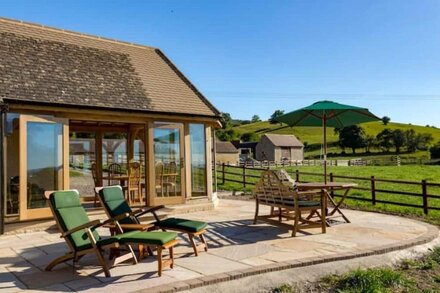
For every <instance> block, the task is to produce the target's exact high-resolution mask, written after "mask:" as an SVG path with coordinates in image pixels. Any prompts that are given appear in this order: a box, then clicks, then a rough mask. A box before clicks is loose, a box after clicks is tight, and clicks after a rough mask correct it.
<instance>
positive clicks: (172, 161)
mask: <svg viewBox="0 0 440 293" xmlns="http://www.w3.org/2000/svg"><path fill="white" fill-rule="evenodd" d="M152 136H153V137H152V140H153V141H152V144H151V145H153V156H154V177H155V182H154V190H155V193H154V196H153V198H152V202H151V204H152V205H158V204H179V203H183V202H184V199H185V188H184V185H183V184H184V182H185V180H184V172H183V168H184V159H183V158H184V150H183V124H181V123H168V122H155V123H154V129H153V135H152Z"/></svg>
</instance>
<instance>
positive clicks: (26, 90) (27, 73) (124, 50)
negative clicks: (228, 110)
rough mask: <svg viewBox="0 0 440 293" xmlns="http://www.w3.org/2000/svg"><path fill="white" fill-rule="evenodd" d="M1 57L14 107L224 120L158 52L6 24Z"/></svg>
mask: <svg viewBox="0 0 440 293" xmlns="http://www.w3.org/2000/svg"><path fill="white" fill-rule="evenodd" d="M0 57H1V58H0V97H3V98H4V99H6V100H9V101H31V102H37V103H50V104H52V105H75V106H85V107H87V106H89V107H100V108H112V109H121V110H135V111H147V112H161V113H175V114H193V115H202V116H218V115H219V111H218V110H217V109H216V108H215V107H214V106H213V105H212V104H211V103H210V102H209V101H208V100H207V99H206V98H205V97H204V96H203V95H202V94H201V93H200V92H199V91H198V90H197V89H196V88H195V87H194V86H193V85H192V84H191V82H190V81H189V80H188V79H186V78H185V76H184V75H183V74H182V73H181V72H180V71H179V70H178V69H177V68H176V67H175V66H174V65H173V64H172V62H171V61H170V60H169V59H168V58H167V57H166V56H165V55H164V54H163V53H162V52H161V51H160V50H159V49H156V48H152V47H146V46H141V45H135V44H130V43H124V42H119V41H114V40H109V39H104V38H99V37H94V36H89V35H84V34H79V33H73V32H69V31H64V30H59V29H54V28H48V27H44V26H40V25H35V24H28V23H23V22H18V21H13V20H8V19H4V18H0Z"/></svg>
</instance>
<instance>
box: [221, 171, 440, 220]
mask: <svg viewBox="0 0 440 293" xmlns="http://www.w3.org/2000/svg"><path fill="white" fill-rule="evenodd" d="M285 169H286V170H287V171H288V172H289V173H291V174H293V173H294V172H295V170H297V169H298V170H299V171H300V172H313V173H317V174H322V172H323V167H321V166H298V167H286V168H285ZM226 172H234V173H238V174H237V175H229V174H228V175H225V178H226V179H233V180H238V181H240V182H241V181H242V175H241V172H242V170H240V169H237V168H230V167H229V168H228V167H226ZM260 172H261V171H258V170H249V169H247V170H246V174H247V175H248V176H249V175H250V176H253V177H248V178H247V182H252V183H256V182H257V181H258V177H259V175H260ZM328 173H333V174H334V175H342V176H355V177H365V178H371V176H375V178H377V179H392V180H405V181H414V182H421V181H422V180H427V182H428V183H429V182H432V183H434V182H440V166H425V165H406V166H399V167H398V166H351V167H342V166H339V167H335V166H332V167H329V168H328ZM292 176H293V175H292ZM217 177H218V189H220V190H229V191H240V192H241V191H244V192H248V193H249V192H251V191H252V190H253V188H254V185H250V184H248V185H247V186H246V187H245V188H243V185H242V184H241V183H234V182H228V181H226V182H225V184H221V183H222V175H221V168H220V167H218V173H217ZM322 180H323V176H322V175H317V176H316V175H300V181H311V182H313V181H315V182H316V181H322ZM335 181H343V182H347V181H348V182H354V183H357V184H358V186H359V187H364V188H371V181H370V180H353V179H339V178H336V179H335ZM376 189H382V190H393V191H403V192H413V193H418V194H421V192H422V189H421V185H409V184H400V183H388V182H376ZM427 192H428V194H429V195H440V187H434V186H428V188H427ZM349 195H350V196H353V197H356V198H360V199H368V200H371V197H372V195H371V191H369V190H355V189H352V190H351V191H350V194H349ZM376 199H377V200H386V201H391V202H397V203H407V204H415V205H422V203H423V202H422V197H416V196H410V195H403V194H389V193H384V192H376ZM344 203H345V204H347V205H348V206H349V207H352V208H360V209H366V210H374V211H385V212H393V213H399V214H412V215H415V216H424V215H423V210H422V209H421V208H413V207H403V206H396V205H390V204H380V203H378V204H376V205H375V206H373V205H372V203H371V202H370V201H368V202H366V201H361V200H354V199H347V200H346V201H345V202H344ZM428 205H429V206H431V207H440V199H436V198H429V199H428ZM429 215H430V217H429V218H428V220H431V221H437V222H440V218H439V216H440V212H439V211H434V210H430V211H429Z"/></svg>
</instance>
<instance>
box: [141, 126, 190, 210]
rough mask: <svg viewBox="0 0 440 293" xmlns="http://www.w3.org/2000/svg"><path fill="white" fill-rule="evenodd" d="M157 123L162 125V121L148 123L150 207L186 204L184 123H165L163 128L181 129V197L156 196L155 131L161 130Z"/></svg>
mask: <svg viewBox="0 0 440 293" xmlns="http://www.w3.org/2000/svg"><path fill="white" fill-rule="evenodd" d="M157 123H162V121H154V122H149V123H148V129H147V141H148V168H149V170H150V172H149V174H148V178H149V188H148V190H149V194H150V198H149V200H148V203H149V204H150V205H153V206H154V205H159V204H165V205H166V204H182V203H185V198H186V185H187V181H188V180H186V178H187V176H186V170H185V169H186V163H187V162H186V158H185V155H186V153H185V149H186V148H185V127H184V126H185V125H184V124H183V123H182V122H169V121H163V123H164V126H163V128H168V129H176V128H177V129H179V132H180V133H179V143H180V157H179V160H180V196H176V197H167V198H160V197H157V196H156V184H155V182H156V168H155V165H156V162H155V153H154V147H153V146H154V129H156V128H160V127H158V125H157Z"/></svg>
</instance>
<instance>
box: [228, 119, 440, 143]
mask: <svg viewBox="0 0 440 293" xmlns="http://www.w3.org/2000/svg"><path fill="white" fill-rule="evenodd" d="M361 126H362V128H363V129H364V130H365V133H366V134H367V135H374V136H376V135H377V134H378V133H379V132H381V131H382V130H384V129H385V128H389V129H393V130H394V129H401V130H403V131H406V130H409V129H414V131H415V132H417V133H429V134H431V135H432V136H433V138H434V141H435V142H437V141H440V129H437V128H433V127H426V126H420V125H410V124H405V123H395V122H390V123H388V125H383V123H382V122H369V123H363V124H361ZM234 129H235V130H236V131H237V132H239V133H240V134H241V133H246V132H255V133H257V134H259V135H262V134H264V133H276V134H294V135H295V136H296V137H298V139H300V140H301V141H302V142H307V143H308V144H321V143H322V128H321V127H301V126H298V127H289V126H286V125H280V124H270V123H269V122H268V121H261V122H256V123H251V124H246V125H240V126H237V127H234ZM327 140H328V142H329V143H332V142H333V143H335V142H337V141H338V136H337V135H335V133H334V130H333V128H332V127H329V128H328V130H327Z"/></svg>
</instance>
